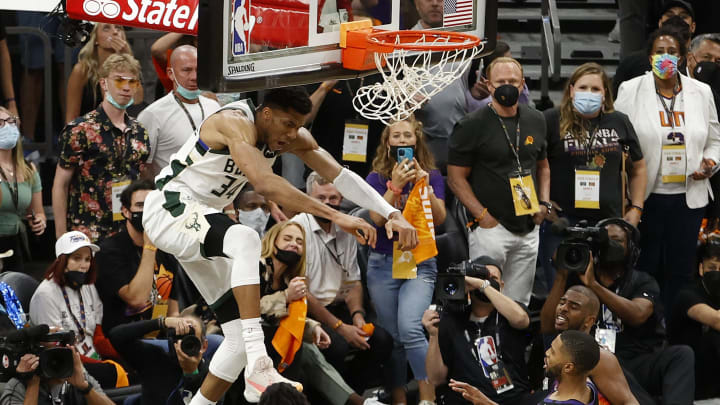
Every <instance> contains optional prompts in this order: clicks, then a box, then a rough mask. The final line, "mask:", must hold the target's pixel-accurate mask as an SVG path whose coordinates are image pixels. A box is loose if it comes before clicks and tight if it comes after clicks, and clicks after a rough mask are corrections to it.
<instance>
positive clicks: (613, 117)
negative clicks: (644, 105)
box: [540, 63, 647, 289]
mask: <svg viewBox="0 0 720 405" xmlns="http://www.w3.org/2000/svg"><path fill="white" fill-rule="evenodd" d="M610 89H611V87H610V80H609V79H608V77H607V75H606V74H605V70H604V69H603V68H602V66H600V65H598V64H597V63H585V64H584V65H582V66H579V67H578V68H577V69H575V72H574V73H573V74H572V76H571V77H570V79H569V80H568V82H567V84H566V86H565V91H564V93H563V99H562V102H561V103H560V107H556V108H553V109H550V110H547V111H545V112H544V114H545V122H546V124H547V140H548V146H547V151H548V163H549V164H550V198H551V202H550V204H551V205H552V207H551V208H549V209H548V216H547V217H546V218H545V219H546V221H545V223H544V224H543V229H542V231H541V248H540V249H541V254H542V256H543V257H542V258H541V260H542V264H543V268H544V269H545V275H546V281H547V283H548V289H549V288H550V287H551V286H552V283H553V279H554V275H555V271H554V269H553V266H552V264H551V263H550V258H551V257H552V255H553V252H554V251H555V249H556V248H557V246H558V245H559V244H560V241H561V240H562V237H561V236H558V235H553V234H552V232H551V230H550V223H551V222H555V221H557V219H558V217H559V216H562V217H564V218H566V219H567V221H568V222H569V224H570V225H575V224H577V223H578V222H579V221H581V220H587V221H588V223H590V224H591V225H593V224H595V223H596V222H598V221H599V220H601V219H605V218H612V217H624V218H625V220H627V221H628V222H630V223H631V224H633V225H635V226H637V224H638V222H640V215H641V214H642V207H643V201H644V199H645V186H646V184H647V179H646V172H645V160H644V159H643V154H642V151H641V149H640V143H639V141H638V137H637V135H636V134H635V130H634V129H633V126H632V124H631V123H630V120H629V119H628V117H627V115H625V114H623V113H621V112H619V111H615V110H614V107H613V97H612V93H611V90H610ZM627 155H629V157H630V159H629V160H626V157H627ZM626 170H627V171H629V195H626V190H627V188H626V187H624V185H625V178H624V174H625V171H626Z"/></svg>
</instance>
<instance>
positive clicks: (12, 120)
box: [0, 116, 20, 128]
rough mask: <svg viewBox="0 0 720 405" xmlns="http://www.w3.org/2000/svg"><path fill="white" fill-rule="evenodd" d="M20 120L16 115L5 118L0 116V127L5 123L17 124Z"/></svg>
mask: <svg viewBox="0 0 720 405" xmlns="http://www.w3.org/2000/svg"><path fill="white" fill-rule="evenodd" d="M19 122H20V118H18V117H12V116H10V117H7V118H0V128H2V127H4V126H5V124H6V123H8V124H12V125H17V124H18V123H19Z"/></svg>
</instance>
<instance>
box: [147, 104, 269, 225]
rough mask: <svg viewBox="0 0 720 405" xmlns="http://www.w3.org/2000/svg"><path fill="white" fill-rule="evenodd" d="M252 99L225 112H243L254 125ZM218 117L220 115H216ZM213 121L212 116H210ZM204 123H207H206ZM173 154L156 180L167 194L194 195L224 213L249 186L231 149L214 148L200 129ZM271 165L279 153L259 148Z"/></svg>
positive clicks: (225, 107)
mask: <svg viewBox="0 0 720 405" xmlns="http://www.w3.org/2000/svg"><path fill="white" fill-rule="evenodd" d="M251 105H252V103H251V102H249V100H241V101H236V102H233V103H230V104H227V105H226V106H224V107H223V108H221V109H220V110H218V112H220V111H223V110H240V111H241V112H242V113H243V114H245V116H246V117H247V118H248V119H249V120H250V121H253V122H254V112H253V108H252V107H251ZM215 114H217V112H216V113H215ZM208 118H209V117H208ZM203 123H204V121H203ZM202 125H203V124H200V127H199V128H198V130H197V131H196V132H195V134H193V136H192V137H190V138H189V139H188V140H187V142H185V144H184V145H183V146H182V147H181V148H180V150H178V151H177V153H175V154H173V155H172V157H171V159H170V164H169V165H168V166H166V167H165V168H164V169H162V171H161V172H160V174H158V176H157V177H156V178H155V183H156V184H157V187H158V189H160V190H162V191H163V192H166V191H175V192H180V193H182V194H186V195H189V196H192V197H193V199H195V200H196V201H199V202H201V203H203V204H205V205H207V206H208V207H210V208H215V209H217V210H219V211H222V210H223V208H224V207H226V206H228V205H229V204H231V203H232V202H233V200H235V197H237V195H238V194H239V193H240V190H242V188H243V187H244V186H245V184H247V182H248V179H247V177H246V176H245V174H244V173H243V172H242V171H240V169H239V168H238V167H237V165H235V161H234V160H233V159H232V156H230V150H229V149H228V148H225V149H222V150H214V149H210V148H209V147H208V146H207V145H206V144H205V143H204V142H203V141H202V140H201V139H200V135H199V133H200V130H201V129H202ZM258 148H259V149H260V152H261V153H262V154H263V156H264V157H265V159H266V160H267V162H268V164H269V165H270V166H272V165H273V163H274V162H275V158H276V157H277V155H276V153H275V152H273V151H271V150H269V149H268V146H267V145H258Z"/></svg>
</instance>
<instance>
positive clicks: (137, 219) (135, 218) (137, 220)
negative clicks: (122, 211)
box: [125, 211, 145, 232]
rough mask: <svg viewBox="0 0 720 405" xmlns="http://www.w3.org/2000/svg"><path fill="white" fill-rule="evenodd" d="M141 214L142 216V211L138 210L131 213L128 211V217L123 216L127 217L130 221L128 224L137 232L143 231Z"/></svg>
mask: <svg viewBox="0 0 720 405" xmlns="http://www.w3.org/2000/svg"><path fill="white" fill-rule="evenodd" d="M142 216H143V213H142V211H140V212H131V213H130V218H127V217H125V219H127V220H128V221H130V225H132V226H133V228H135V230H137V231H138V232H144V231H145V228H143V224H142Z"/></svg>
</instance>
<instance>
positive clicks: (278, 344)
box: [272, 298, 307, 373]
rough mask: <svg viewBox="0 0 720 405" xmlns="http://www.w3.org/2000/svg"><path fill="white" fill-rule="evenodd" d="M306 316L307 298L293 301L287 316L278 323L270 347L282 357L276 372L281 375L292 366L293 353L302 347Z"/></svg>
mask: <svg viewBox="0 0 720 405" xmlns="http://www.w3.org/2000/svg"><path fill="white" fill-rule="evenodd" d="M306 316H307V298H303V299H301V300H297V301H293V302H291V303H290V305H289V306H288V316H286V317H285V318H284V319H283V320H282V321H280V326H279V327H278V330H277V331H275V336H273V340H272V345H273V347H274V348H275V350H277V352H278V354H280V356H281V357H282V358H281V359H280V364H278V371H280V372H281V373H282V372H283V371H285V369H286V368H288V367H289V366H290V364H292V362H293V360H294V359H295V353H297V351H298V350H300V346H302V340H303V332H304V331H305V317H306Z"/></svg>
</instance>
